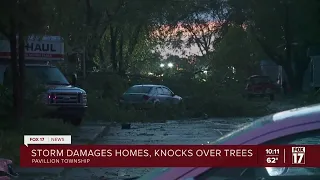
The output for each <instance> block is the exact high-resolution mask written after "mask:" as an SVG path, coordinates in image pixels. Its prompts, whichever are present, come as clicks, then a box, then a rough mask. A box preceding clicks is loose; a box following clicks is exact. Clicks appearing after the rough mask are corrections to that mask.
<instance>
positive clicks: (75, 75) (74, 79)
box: [71, 73, 78, 86]
mask: <svg viewBox="0 0 320 180" xmlns="http://www.w3.org/2000/svg"><path fill="white" fill-rule="evenodd" d="M77 80H78V76H77V74H76V73H73V74H72V76H71V85H72V86H76V84H77Z"/></svg>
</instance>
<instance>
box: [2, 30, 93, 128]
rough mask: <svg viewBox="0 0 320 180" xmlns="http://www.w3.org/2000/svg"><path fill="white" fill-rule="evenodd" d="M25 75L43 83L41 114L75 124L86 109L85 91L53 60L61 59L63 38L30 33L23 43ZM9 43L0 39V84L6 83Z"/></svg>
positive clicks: (7, 80)
mask: <svg viewBox="0 0 320 180" xmlns="http://www.w3.org/2000/svg"><path fill="white" fill-rule="evenodd" d="M25 48H26V49H25V52H26V54H25V66H26V79H27V80H28V79H29V80H30V79H32V80H37V81H36V82H38V83H41V84H42V85H44V86H45V87H46V89H47V90H46V92H43V93H42V94H41V95H42V96H43V102H44V104H45V105H46V108H45V109H46V111H45V113H44V114H43V116H46V117H47V116H48V117H54V118H61V119H63V120H64V121H68V122H71V123H72V124H73V125H75V126H78V125H80V124H81V122H82V120H83V118H84V115H85V111H86V109H87V94H86V92H85V91H84V90H83V89H81V88H78V87H76V86H75V82H73V84H71V83H69V81H68V80H67V78H66V77H65V76H64V74H63V73H62V72H61V71H60V70H59V68H58V67H56V66H55V65H54V64H55V63H56V62H61V61H63V60H64V42H63V39H62V38H61V37H58V36H41V37H36V36H30V37H29V38H28V41H27V42H26V46H25ZM10 58H11V57H10V44H9V42H8V41H6V40H0V84H2V85H4V86H10V83H12V79H11V74H12V73H11V68H10Z"/></svg>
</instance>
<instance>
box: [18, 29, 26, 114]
mask: <svg viewBox="0 0 320 180" xmlns="http://www.w3.org/2000/svg"><path fill="white" fill-rule="evenodd" d="M23 28H24V27H23V26H22V24H20V25H19V40H18V44H19V48H18V49H19V60H18V63H19V74H20V76H19V77H20V81H19V88H20V91H19V92H20V97H21V100H20V103H21V104H20V109H19V116H20V117H19V118H20V119H22V120H23V117H24V107H25V106H24V99H25V63H24V59H25V39H24V34H23V32H22V30H23Z"/></svg>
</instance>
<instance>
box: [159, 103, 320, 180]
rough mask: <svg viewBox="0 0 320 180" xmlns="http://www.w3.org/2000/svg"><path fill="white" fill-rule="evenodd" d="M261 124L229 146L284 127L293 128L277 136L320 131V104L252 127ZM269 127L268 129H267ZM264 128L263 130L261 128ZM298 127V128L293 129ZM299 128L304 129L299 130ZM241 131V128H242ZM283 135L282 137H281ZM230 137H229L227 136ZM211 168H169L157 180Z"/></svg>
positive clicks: (189, 174) (266, 119)
mask: <svg viewBox="0 0 320 180" xmlns="http://www.w3.org/2000/svg"><path fill="white" fill-rule="evenodd" d="M259 122H264V123H265V122H267V123H266V124H263V123H262V125H263V126H259V127H258V128H257V129H255V128H253V129H251V131H249V132H247V133H244V134H243V135H240V136H242V137H237V136H236V137H234V138H232V140H231V141H228V143H227V144H229V143H230V142H231V143H230V144H238V145H240V144H243V143H242V142H245V141H246V140H247V139H249V138H252V136H256V137H260V136H262V135H265V133H266V132H269V133H271V132H272V131H275V129H277V130H278V132H281V130H282V128H283V127H285V126H286V127H291V129H295V130H293V131H292V130H291V132H290V131H287V130H286V131H285V132H283V131H282V132H283V133H282V134H281V133H280V134H279V133H278V134H277V133H275V135H276V136H277V135H279V137H282V136H288V135H290V134H293V133H294V134H295V133H299V132H304V131H314V130H320V104H315V105H311V106H306V107H301V108H295V109H291V110H287V111H283V112H279V113H275V114H271V115H269V116H265V117H263V118H260V119H258V120H256V121H254V122H252V123H250V124H249V125H248V126H246V127H249V126H250V125H252V126H254V125H255V123H259ZM267 126H268V127H267ZM261 127H263V128H261ZM292 127H297V128H292ZM299 127H302V128H300V129H299ZM240 129H241V128H240ZM237 131H238V130H237ZM281 135H282V136H281ZM227 136H228V135H227ZM207 169H209V168H198V167H190V168H169V169H166V172H165V173H164V174H163V175H162V176H159V177H157V178H156V180H161V179H170V178H171V179H172V178H174V177H180V178H185V177H189V176H193V175H199V173H202V172H204V171H205V170H207Z"/></svg>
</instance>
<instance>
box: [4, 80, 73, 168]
mask: <svg viewBox="0 0 320 180" xmlns="http://www.w3.org/2000/svg"><path fill="white" fill-rule="evenodd" d="M43 92H46V90H45V89H44V88H43V87H40V86H31V85H30V86H26V94H25V99H24V103H25V107H24V108H25V116H24V119H23V122H19V123H17V122H16V121H15V120H14V119H13V116H12V115H13V103H12V102H13V101H12V91H10V89H8V88H6V87H4V86H0V97H1V99H0V109H1V110H2V111H0V115H1V121H0V154H1V156H2V158H9V159H12V160H13V161H14V162H15V163H18V162H19V153H20V151H19V147H20V145H22V144H23V135H25V134H34V135H36V134H70V133H71V132H72V130H73V127H71V125H69V124H64V123H63V122H62V121H61V120H55V119H41V118H36V117H39V116H41V115H42V113H43V112H44V107H45V106H44V105H43V103H42V102H43V101H42V100H43V99H42V98H43V97H42V94H43Z"/></svg>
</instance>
